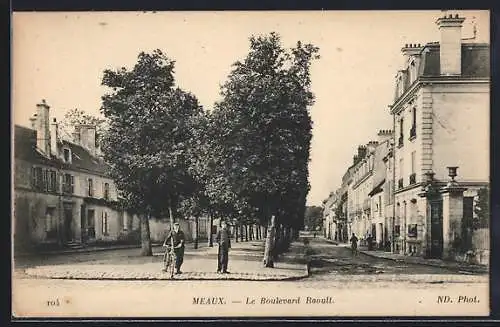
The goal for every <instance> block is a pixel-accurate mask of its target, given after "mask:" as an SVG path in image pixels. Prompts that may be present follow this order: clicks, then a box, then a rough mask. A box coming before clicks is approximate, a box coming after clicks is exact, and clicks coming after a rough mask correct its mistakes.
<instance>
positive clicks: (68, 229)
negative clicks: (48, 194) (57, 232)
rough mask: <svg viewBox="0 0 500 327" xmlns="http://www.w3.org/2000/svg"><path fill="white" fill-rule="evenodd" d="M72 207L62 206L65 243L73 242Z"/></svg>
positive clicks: (68, 205)
mask: <svg viewBox="0 0 500 327" xmlns="http://www.w3.org/2000/svg"><path fill="white" fill-rule="evenodd" d="M72 223H73V205H71V204H65V205H64V239H65V241H66V242H71V241H73V237H74V235H73V229H72Z"/></svg>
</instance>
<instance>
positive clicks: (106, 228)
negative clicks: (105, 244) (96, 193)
mask: <svg viewBox="0 0 500 327" xmlns="http://www.w3.org/2000/svg"><path fill="white" fill-rule="evenodd" d="M101 220H102V234H103V235H104V236H107V235H108V234H109V225H108V213H107V212H106V211H103V212H102V217H101Z"/></svg>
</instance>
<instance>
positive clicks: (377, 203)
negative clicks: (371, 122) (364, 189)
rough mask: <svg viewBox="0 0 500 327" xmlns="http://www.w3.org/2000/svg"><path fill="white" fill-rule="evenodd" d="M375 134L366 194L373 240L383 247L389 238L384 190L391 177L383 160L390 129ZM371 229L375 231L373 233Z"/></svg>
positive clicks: (387, 187)
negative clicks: (369, 186) (369, 183)
mask: <svg viewBox="0 0 500 327" xmlns="http://www.w3.org/2000/svg"><path fill="white" fill-rule="evenodd" d="M377 136H378V138H379V139H378V143H377V146H376V148H375V150H374V153H373V162H374V163H373V165H374V166H373V173H372V183H373V184H372V188H371V190H370V192H369V193H368V196H369V198H370V201H371V217H372V221H371V224H372V225H371V230H372V236H373V241H374V242H375V243H376V245H377V248H379V249H384V248H386V245H387V243H388V241H389V238H390V234H389V230H388V223H387V217H388V216H387V213H386V206H387V203H388V202H389V201H388V199H387V198H386V197H385V196H384V195H385V193H384V191H385V190H386V189H387V190H389V189H390V187H391V184H390V180H391V179H390V178H388V177H387V161H384V158H385V157H387V156H388V155H389V151H390V150H391V147H392V131H391V130H381V131H379V132H378V134H377ZM389 217H390V216H389ZM373 231H375V232H374V233H373Z"/></svg>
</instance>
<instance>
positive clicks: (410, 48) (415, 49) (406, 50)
mask: <svg viewBox="0 0 500 327" xmlns="http://www.w3.org/2000/svg"><path fill="white" fill-rule="evenodd" d="M423 49H424V47H423V46H422V45H421V44H420V43H418V44H415V43H414V44H405V46H404V47H403V48H401V52H402V53H403V56H404V58H405V63H406V62H407V61H408V58H410V57H412V56H418V55H420V52H421V51H422V50H423Z"/></svg>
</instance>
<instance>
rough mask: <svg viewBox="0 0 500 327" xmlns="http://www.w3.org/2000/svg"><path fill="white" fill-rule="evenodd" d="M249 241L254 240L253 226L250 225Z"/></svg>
mask: <svg viewBox="0 0 500 327" xmlns="http://www.w3.org/2000/svg"><path fill="white" fill-rule="evenodd" d="M248 240H250V241H252V240H253V225H252V224H250V225H249V226H248Z"/></svg>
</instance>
